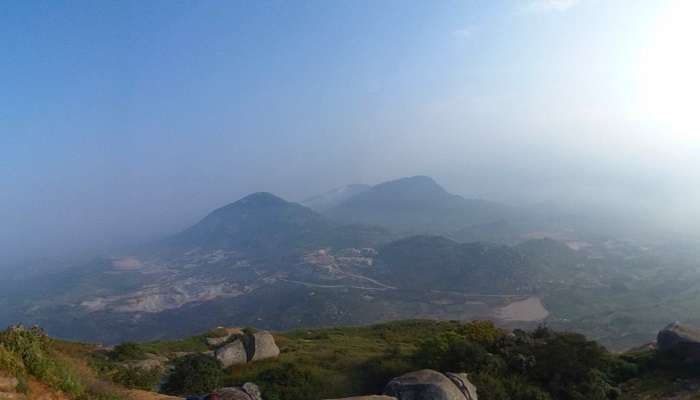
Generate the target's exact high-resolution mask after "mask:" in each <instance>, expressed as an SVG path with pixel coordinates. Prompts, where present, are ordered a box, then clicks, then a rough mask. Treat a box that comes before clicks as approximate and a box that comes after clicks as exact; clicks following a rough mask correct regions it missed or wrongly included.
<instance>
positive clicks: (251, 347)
mask: <svg viewBox="0 0 700 400" xmlns="http://www.w3.org/2000/svg"><path fill="white" fill-rule="evenodd" d="M221 329H224V328H221ZM225 329H227V332H228V333H227V334H226V335H224V336H221V337H219V339H221V338H223V337H225V338H226V340H225V341H223V342H222V341H220V340H216V341H208V343H213V342H215V343H222V345H220V346H219V347H218V348H217V349H216V350H214V356H215V357H216V358H217V359H219V361H221V363H222V364H223V366H224V367H230V366H231V365H238V364H245V363H247V362H251V361H259V360H265V359H268V358H275V357H278V356H279V355H280V349H279V347H277V343H275V338H274V337H273V336H272V334H271V333H270V332H267V331H260V332H255V333H251V332H245V331H243V330H240V329H237V328H225ZM212 347H216V346H212Z"/></svg>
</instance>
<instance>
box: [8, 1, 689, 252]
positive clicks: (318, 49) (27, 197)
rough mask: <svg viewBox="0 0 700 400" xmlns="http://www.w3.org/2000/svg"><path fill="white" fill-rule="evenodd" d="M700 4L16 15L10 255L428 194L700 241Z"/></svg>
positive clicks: (237, 7)
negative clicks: (266, 207) (270, 197)
mask: <svg viewBox="0 0 700 400" xmlns="http://www.w3.org/2000/svg"><path fill="white" fill-rule="evenodd" d="M699 4H700V2H697V1H695V0H678V1H674V0H670V1H669V0H658V1H651V0H648V1H647V0H628V1H622V0H620V1H617V0H597V1H596V0H579V1H576V0H549V1H546V0H532V1H530V0H522V1H496V0H484V1H477V0H472V1H468V0H464V1H374V0H368V1H360V0H350V1H323V0H318V1H309V2H302V1H294V2H292V1H162V2H159V1H83V2H81V1H69V2H60V1H10V2H7V3H5V4H3V7H2V11H1V12H0V221H2V223H1V224H0V251H2V253H3V254H4V257H5V260H9V259H13V258H14V257H17V256H23V255H27V254H33V255H43V254H55V253H57V252H58V251H59V250H61V251H74V250H78V249H82V248H95V246H105V248H107V247H109V246H111V245H113V244H115V243H120V242H123V241H127V242H128V241H131V240H136V239H140V238H144V237H152V236H154V235H159V234H162V233H165V232H171V231H174V230H178V229H181V228H183V227H184V226H186V225H187V224H190V223H192V222H194V221H196V220H197V219H198V218H200V217H201V216H203V215H204V214H206V212H208V211H209V210H210V209H212V208H214V207H218V206H220V205H223V204H225V203H228V202H231V201H234V200H236V199H238V198H239V197H241V196H243V195H245V194H247V193H250V192H253V191H260V190H266V191H271V192H274V193H277V194H279V195H281V196H283V197H286V198H288V199H291V200H299V199H302V198H304V197H307V196H308V195H312V194H315V193H317V192H320V191H325V190H327V189H330V188H332V187H335V186H339V185H342V184H346V183H353V182H358V183H360V182H361V183H376V182H379V181H382V180H385V179H389V178H395V177H400V176H407V175H416V174H426V175H432V176H434V177H435V178H436V179H437V180H438V181H439V182H441V183H442V184H443V185H444V186H446V187H447V188H448V189H449V190H450V191H452V192H455V193H459V194H462V195H465V196H473V197H486V198H491V199H495V200H500V201H506V202H510V203H516V204H517V203H521V202H536V201H545V200H551V201H557V202H558V201H561V202H580V203H582V204H589V203H606V204H607V203H610V204H612V205H614V206H620V205H624V206H625V207H626V208H627V207H628V208H629V209H635V210H641V211H643V212H648V213H649V215H651V214H653V215H654V218H663V219H666V218H668V221H672V224H676V223H678V224H682V223H687V224H689V225H691V222H692V224H694V223H695V222H698V221H700V219H694V218H696V217H697V216H698V214H699V213H698V211H697V206H696V204H698V203H699V202H700V196H698V192H700V190H699V188H700V179H699V176H700V167H699V165H700V162H699V161H698V160H697V159H698V157H699V155H700V139H699V132H698V128H699V127H700V123H699V122H698V120H697V115H698V112H697V110H696V109H697V107H698V104H700V101H699V100H698V93H700V78H698V71H700V56H699V54H698V53H699V52H700V48H699V47H698V46H697V39H698V37H700V28H697V26H700V25H698V24H697V23H696V21H697V20H698V19H700V15H699V14H700V5H699ZM689 215H690V216H692V218H689Z"/></svg>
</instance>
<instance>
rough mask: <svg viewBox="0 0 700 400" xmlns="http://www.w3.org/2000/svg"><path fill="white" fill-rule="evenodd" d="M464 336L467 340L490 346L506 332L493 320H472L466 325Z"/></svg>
mask: <svg viewBox="0 0 700 400" xmlns="http://www.w3.org/2000/svg"><path fill="white" fill-rule="evenodd" d="M464 336H465V337H466V339H467V340H470V341H472V342H475V343H478V344H480V345H481V346H484V347H487V348H490V347H492V346H493V345H494V344H495V343H496V342H497V341H498V339H500V338H502V337H503V336H504V333H503V331H502V330H501V329H499V328H497V327H496V325H494V323H493V322H491V321H472V322H470V323H468V324H465V325H464Z"/></svg>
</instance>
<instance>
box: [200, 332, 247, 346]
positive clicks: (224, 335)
mask: <svg viewBox="0 0 700 400" xmlns="http://www.w3.org/2000/svg"><path fill="white" fill-rule="evenodd" d="M214 333H215V334H216V335H215V336H209V337H207V344H208V345H209V346H210V347H219V346H221V345H223V344H224V343H226V342H227V341H228V340H229V339H230V338H231V336H234V335H243V330H242V329H240V328H224V327H219V328H216V329H215V330H214Z"/></svg>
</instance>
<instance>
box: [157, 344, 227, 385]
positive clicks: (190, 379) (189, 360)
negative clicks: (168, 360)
mask: <svg viewBox="0 0 700 400" xmlns="http://www.w3.org/2000/svg"><path fill="white" fill-rule="evenodd" d="M223 379H224V372H223V369H222V366H221V362H220V361H219V360H217V359H216V358H214V357H212V356H208V355H206V354H189V355H186V356H184V357H181V358H178V359H177V360H175V362H174V368H173V372H172V373H171V374H170V376H169V377H168V380H167V382H166V383H165V385H164V386H163V390H164V391H165V392H166V393H171V394H177V395H183V394H205V393H209V392H211V391H212V390H214V389H216V388H218V387H220V386H221V383H222V382H223Z"/></svg>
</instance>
